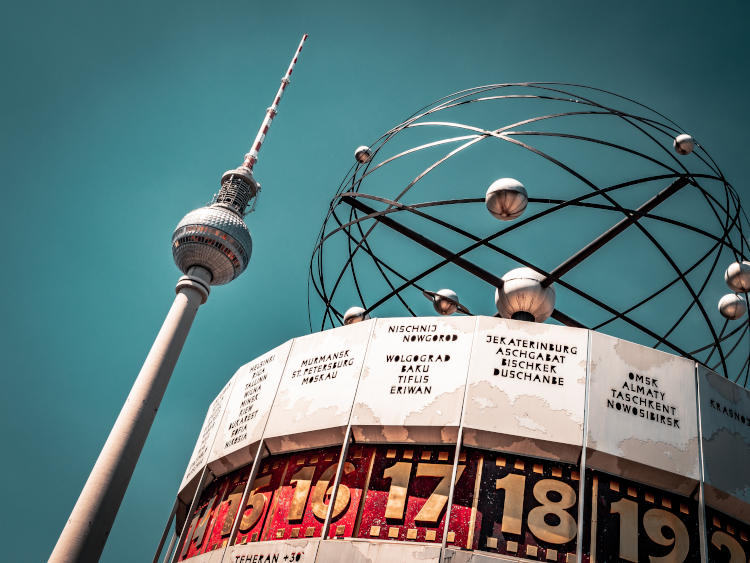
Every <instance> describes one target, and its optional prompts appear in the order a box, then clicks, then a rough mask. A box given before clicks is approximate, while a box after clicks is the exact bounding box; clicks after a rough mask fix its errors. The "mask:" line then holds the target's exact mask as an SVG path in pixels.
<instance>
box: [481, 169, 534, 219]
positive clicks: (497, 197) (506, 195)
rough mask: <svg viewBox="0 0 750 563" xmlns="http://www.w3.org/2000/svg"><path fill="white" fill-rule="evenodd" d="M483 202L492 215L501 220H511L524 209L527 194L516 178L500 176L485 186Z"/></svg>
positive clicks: (516, 217)
mask: <svg viewBox="0 0 750 563" xmlns="http://www.w3.org/2000/svg"><path fill="white" fill-rule="evenodd" d="M484 203H485V205H486V206H487V211H489V212H490V213H491V214H492V216H493V217H495V218H497V219H500V220H501V221H512V220H513V219H518V218H519V217H520V216H521V214H522V213H523V212H524V210H525V209H526V206H527V205H528V204H529V195H528V193H526V188H524V187H523V184H522V183H521V182H519V181H518V180H514V179H513V178H500V179H499V180H495V181H494V182H492V184H491V185H490V187H489V188H487V193H486V194H485V195H484Z"/></svg>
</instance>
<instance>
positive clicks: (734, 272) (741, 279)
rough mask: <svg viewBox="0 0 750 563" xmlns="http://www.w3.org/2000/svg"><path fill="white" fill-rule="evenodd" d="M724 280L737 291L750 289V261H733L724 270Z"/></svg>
mask: <svg viewBox="0 0 750 563" xmlns="http://www.w3.org/2000/svg"><path fill="white" fill-rule="evenodd" d="M724 281H725V282H727V286H729V289H731V290H732V291H734V292H735V293H747V292H748V291H750V262H747V261H743V262H732V263H731V264H729V266H728V267H727V270H726V272H724Z"/></svg>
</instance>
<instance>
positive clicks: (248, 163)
mask: <svg viewBox="0 0 750 563" xmlns="http://www.w3.org/2000/svg"><path fill="white" fill-rule="evenodd" d="M305 41H307V33H305V34H304V35H303V36H302V40H301V41H300V42H299V47H297V51H296V52H295V53H294V58H292V62H291V63H289V68H288V69H287V71H286V74H285V75H284V77H283V78H282V79H281V86H279V91H278V92H276V97H275V98H274V99H273V103H272V104H271V107H269V108H268V109H267V110H266V117H265V118H264V119H263V123H262V124H261V126H260V129H259V130H258V134H257V135H256V136H255V140H254V141H253V145H252V148H251V149H250V152H248V153H247V154H246V155H245V160H244V162H243V163H242V166H243V167H244V168H248V169H249V170H252V169H253V166H255V163H256V162H258V151H260V147H261V146H262V145H263V141H264V140H265V138H266V134H267V133H268V129H269V127H271V122H272V121H273V118H274V117H276V113H277V112H278V108H279V102H281V96H282V95H283V94H284V90H285V89H286V87H287V86H288V85H289V82H290V78H289V77H290V76H292V71H293V70H294V65H295V64H296V63H297V59H298V58H299V54H300V53H301V52H302V46H303V45H304V44H305Z"/></svg>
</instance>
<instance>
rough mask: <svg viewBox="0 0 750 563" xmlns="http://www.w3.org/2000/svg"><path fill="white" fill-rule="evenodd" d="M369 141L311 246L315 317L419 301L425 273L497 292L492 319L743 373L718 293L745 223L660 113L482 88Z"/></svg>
mask: <svg viewBox="0 0 750 563" xmlns="http://www.w3.org/2000/svg"><path fill="white" fill-rule="evenodd" d="M358 150H359V149H358ZM368 151H369V155H368V158H367V159H364V158H359V157H358V158H356V159H355V163H354V165H353V166H352V168H351V169H350V170H349V172H348V173H347V174H346V176H345V178H344V180H343V181H342V182H341V184H340V186H339V188H338V190H337V191H336V193H335V194H334V196H333V199H332V201H331V203H330V207H329V211H328V213H327V215H326V217H325V219H324V221H323V226H322V228H321V232H320V236H319V238H318V241H317V243H316V245H315V247H314V250H313V254H312V258H311V262H310V281H309V286H310V291H311V292H312V293H314V294H317V295H318V296H319V297H320V300H321V302H322V305H321V306H320V307H319V308H318V307H317V305H316V304H315V302H314V300H308V301H309V302H310V306H309V312H310V320H311V328H312V319H313V318H316V319H317V320H316V323H318V324H319V326H320V328H326V327H329V326H337V325H339V324H340V323H341V321H342V318H343V313H342V312H343V310H344V309H346V308H347V307H348V306H350V305H351V304H352V303H353V302H356V303H358V304H360V305H361V306H362V308H363V309H364V310H365V311H367V312H373V311H377V313H378V315H379V316H398V315H404V314H407V315H415V316H419V315H424V314H429V312H428V310H426V307H427V304H426V303H425V300H424V299H423V298H416V296H417V295H420V294H422V293H423V292H424V291H426V289H425V287H446V286H448V287H452V288H454V289H456V290H458V291H459V293H460V294H461V295H462V297H463V300H462V302H463V304H464V305H465V306H467V307H468V308H469V309H471V311H472V312H474V313H475V314H494V313H495V311H494V309H495V308H494V307H492V301H491V299H492V294H493V292H497V297H498V300H497V304H496V305H497V310H498V313H497V314H498V315H502V316H509V317H513V316H514V315H515V316H516V318H519V317H520V318H522V319H525V320H531V319H532V317H533V320H535V321H537V322H540V321H543V320H544V319H545V318H549V320H548V321H547V322H556V323H561V324H565V325H568V326H575V327H585V328H591V329H593V330H599V331H604V332H607V333H609V334H612V335H613V336H617V337H620V338H625V339H628V340H632V341H636V342H640V343H642V344H644V345H647V346H651V347H655V348H662V349H665V350H667V351H670V352H672V353H677V354H680V355H682V356H684V357H687V358H690V359H693V360H696V361H699V362H701V363H703V364H705V365H707V366H708V367H710V368H711V369H714V370H715V371H717V372H719V373H722V374H724V375H725V376H727V377H729V378H731V379H733V380H736V381H738V382H739V383H740V384H746V383H747V381H748V375H750V361H749V358H750V354H748V349H749V348H750V331H749V330H748V321H747V317H745V318H744V319H743V320H742V321H741V322H735V323H732V324H731V325H730V321H729V319H728V318H727V317H725V316H724V313H723V312H720V311H719V310H717V306H716V304H717V303H718V302H719V299H720V298H721V296H722V295H723V294H724V293H726V285H725V284H724V280H722V279H721V278H722V273H723V272H724V270H725V269H726V268H727V266H728V265H729V264H731V263H734V262H739V263H742V262H743V261H745V260H748V240H747V238H746V236H745V234H744V233H746V232H747V229H748V220H747V217H746V216H745V214H744V212H743V211H742V209H741V207H740V202H739V197H738V194H737V192H736V190H735V189H734V188H733V187H732V186H731V184H730V183H729V182H728V181H727V179H726V178H725V177H724V175H723V173H722V172H721V170H720V169H719V167H718V165H717V164H716V162H715V161H714V160H713V158H712V157H711V155H709V154H708V152H707V151H706V149H705V147H703V146H702V145H700V144H699V143H697V142H696V141H695V140H694V139H693V137H692V136H690V135H687V134H685V133H684V129H683V128H682V127H680V126H679V125H678V124H677V123H676V122H674V121H672V120H671V119H669V118H668V117H666V116H665V115H663V114H662V113H659V112H657V111H655V110H653V109H651V108H649V107H647V106H645V105H643V104H641V103H639V102H637V101H635V100H632V99H630V98H626V97H624V96H620V95H617V94H614V93H612V92H608V91H605V90H601V89H598V88H592V87H587V86H581V85H573V84H561V83H515V84H493V85H487V86H478V87H475V88H469V89H467V90H462V91H460V92H456V93H454V94H451V95H449V96H445V97H443V98H441V99H439V100H437V101H435V102H433V103H432V104H429V105H427V106H425V107H423V108H422V109H420V110H419V111H417V112H415V113H414V114H413V115H412V116H411V117H409V118H408V119H407V120H405V121H404V122H402V123H399V124H398V125H396V126H395V127H393V128H391V129H389V130H388V131H386V132H385V133H384V134H383V135H382V136H381V137H380V138H379V139H377V140H376V141H375V142H373V143H371V144H370V145H369V148H368ZM498 178H500V179H501V180H497V179H498ZM510 179H514V180H513V181H511V180H510ZM496 180H497V182H496ZM488 185H489V186H490V190H488V191H487V192H485V190H486V187H487V186H488ZM488 210H489V211H490V213H492V214H493V215H495V216H497V217H498V218H500V219H503V220H504V221H503V222H498V221H496V220H495V219H494V218H493V216H491V215H490V214H488V213H487V211H488ZM518 268H524V269H525V270H524V272H525V273H524V275H522V276H520V277H518V276H516V274H515V273H514V271H515V270H516V269H518ZM739 269H740V270H741V269H742V268H739ZM506 272H508V276H510V277H508V278H507V279H506V277H505V276H503V274H504V273H506ZM529 272H532V273H533V275H532V274H531V273H529ZM511 274H513V276H511ZM501 276H503V277H501ZM735 277H736V276H735ZM735 277H733V276H729V277H728V279H727V283H729V285H730V288H732V290H733V291H735V292H738V291H739V292H744V291H746V289H744V288H745V287H746V286H744V285H741V284H740V282H737V284H736V285H734V286H733V285H732V283H733V282H730V281H729V280H730V279H732V280H733V279H735ZM738 279H743V278H742V276H740V277H739V278H738ZM743 283H744V282H743ZM516 284H519V285H523V288H522V291H521V293H519V294H518V295H519V296H521V295H523V296H525V298H527V297H528V298H530V296H534V299H532V300H531V301H529V303H531V304H526V305H524V304H522V302H521V300H520V299H515V295H516V293H515V290H514V286H515V285H516ZM553 284H554V290H553V289H552V287H553ZM536 299H538V300H539V305H538V308H537V304H536V303H537V301H536ZM735 302H736V300H735ZM725 309H726V308H725ZM736 310H738V309H737V307H735V311H736ZM733 314H735V313H733Z"/></svg>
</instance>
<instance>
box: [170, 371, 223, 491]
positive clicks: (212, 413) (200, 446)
mask: <svg viewBox="0 0 750 563" xmlns="http://www.w3.org/2000/svg"><path fill="white" fill-rule="evenodd" d="M234 382H235V378H234V377H232V378H231V379H230V380H229V381H227V384H226V385H224V388H223V389H222V390H221V392H220V393H219V394H218V395H217V396H216V398H215V399H214V400H213V401H211V405H210V406H209V407H208V413H207V414H206V418H205V419H204V421H203V426H202V427H201V432H200V434H199V435H198V441H197V442H196V444H195V448H194V449H193V455H191V456H190V462H189V463H188V466H187V470H186V471H185V476H184V477H183V478H182V483H181V484H180V489H179V491H180V495H181V496H184V495H187V496H188V497H192V492H190V491H186V490H185V488H186V487H187V485H188V484H190V486H191V487H193V486H194V483H193V481H194V478H195V477H197V476H198V473H200V471H201V469H203V466H205V465H206V462H207V461H208V456H209V453H210V451H211V447H212V446H213V443H214V439H215V438H216V433H217V432H218V429H219V422H220V420H221V417H222V415H223V413H224V409H225V408H226V406H227V401H228V400H229V395H230V393H231V390H232V388H233V386H234ZM188 502H189V500H188Z"/></svg>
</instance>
